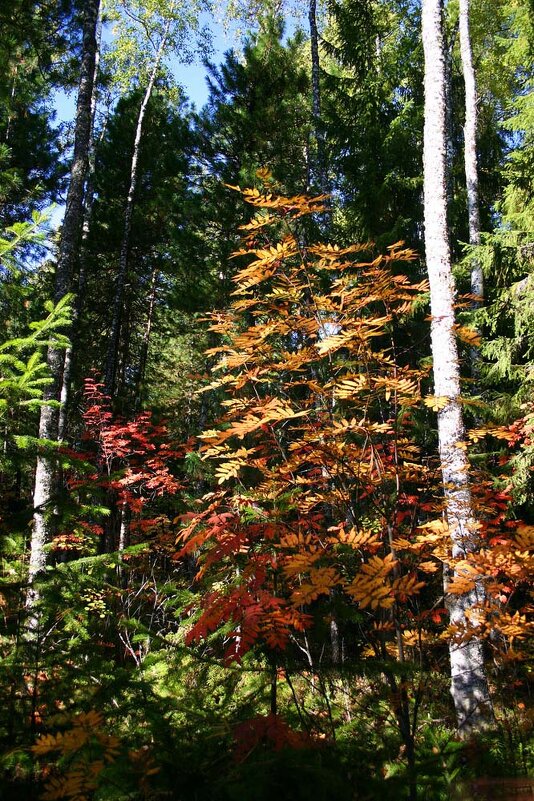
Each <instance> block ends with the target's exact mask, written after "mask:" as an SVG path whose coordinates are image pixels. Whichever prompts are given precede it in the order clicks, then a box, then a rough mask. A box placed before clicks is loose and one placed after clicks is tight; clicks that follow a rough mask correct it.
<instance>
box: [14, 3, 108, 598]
mask: <svg viewBox="0 0 534 801" xmlns="http://www.w3.org/2000/svg"><path fill="white" fill-rule="evenodd" d="M99 6H100V0H87V3H86V5H85V12H84V20H83V49H82V58H81V65H80V82H79V87H78V98H77V104H76V126H75V135H74V153H73V157H72V164H71V169H70V183H69V190H68V194H67V202H66V208H65V217H64V220H63V227H62V232H61V243H60V248H59V258H58V263H57V267H56V276H55V290H54V299H55V302H56V303H58V302H59V301H60V300H61V299H62V298H64V296H65V295H66V294H67V293H68V292H69V290H70V284H71V278H72V273H73V268H74V263H75V260H76V258H77V255H78V249H79V243H80V238H81V232H82V223H83V194H84V183H85V176H86V172H87V164H88V154H89V147H90V139H91V100H92V96H93V80H94V72H95V60H96V51H97V20H98V13H99ZM47 363H48V368H49V371H50V376H51V379H52V380H51V383H50V384H49V386H48V387H47V391H46V394H45V400H47V401H52V404H50V403H48V404H45V405H43V407H42V410H41V417H40V421H39V437H40V438H42V439H45V440H49V441H50V440H52V441H54V440H56V439H57V434H58V408H57V405H56V404H57V403H58V400H59V393H60V391H61V374H62V369H63V351H61V350H58V349H57V348H54V347H50V348H49V349H48V354H47ZM54 489H55V462H54V460H53V459H52V458H51V457H50V455H49V454H42V455H40V456H39V457H38V459H37V466H36V471H35V490H34V497H33V504H34V510H35V511H34V528H33V532H32V539H31V552H30V565H29V576H28V578H29V583H30V589H29V592H28V597H27V605H28V608H31V607H32V606H33V605H34V602H35V600H36V599H37V597H38V595H37V591H36V589H35V587H34V586H33V581H34V579H35V577H36V575H37V574H38V573H40V572H41V571H42V570H43V569H44V566H45V561H46V554H45V544H46V542H47V540H48V539H49V538H50V535H51V531H52V523H51V519H50V513H51V509H50V505H51V501H52V500H53V496H54Z"/></svg>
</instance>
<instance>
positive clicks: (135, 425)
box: [83, 378, 183, 514]
mask: <svg viewBox="0 0 534 801" xmlns="http://www.w3.org/2000/svg"><path fill="white" fill-rule="evenodd" d="M84 395H85V398H86V402H87V403H88V405H87V408H86V410H85V412H84V414H83V419H84V423H85V428H86V433H85V436H84V439H85V441H86V442H88V441H90V442H91V444H92V454H91V455H90V457H89V458H90V460H91V461H93V462H94V464H95V466H96V468H97V470H98V473H97V477H93V479H92V480H93V481H95V483H99V484H100V485H101V486H107V487H109V488H110V489H113V490H115V491H116V493H117V500H118V503H119V505H122V504H126V506H128V507H129V509H130V510H131V511H132V512H134V513H135V514H139V513H140V512H141V510H142V508H143V506H144V504H145V503H146V501H147V500H150V499H151V498H155V497H161V496H163V495H174V494H175V493H176V492H177V491H178V490H179V489H180V484H179V483H178V481H177V480H176V479H175V478H174V476H173V475H172V473H171V471H170V469H169V465H168V462H169V461H171V460H172V459H176V458H177V457H181V456H183V451H181V450H176V449H174V448H172V447H171V446H170V444H169V443H167V442H165V438H166V437H167V435H168V434H167V429H166V428H165V426H164V425H156V424H154V423H153V422H152V419H151V414H150V412H143V413H141V414H139V415H137V417H135V418H134V419H133V420H129V421H125V420H121V419H113V415H112V412H111V409H110V407H109V398H108V397H107V396H106V395H104V393H103V391H102V385H101V384H98V383H97V382H96V381H95V380H94V379H93V378H88V379H86V381H85V393H84Z"/></svg>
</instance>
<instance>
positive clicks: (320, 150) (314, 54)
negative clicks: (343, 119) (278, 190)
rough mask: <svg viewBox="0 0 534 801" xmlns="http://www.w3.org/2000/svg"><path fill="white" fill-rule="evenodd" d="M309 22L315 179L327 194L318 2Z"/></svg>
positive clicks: (310, 10) (313, 1)
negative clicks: (322, 122) (322, 120)
mask: <svg viewBox="0 0 534 801" xmlns="http://www.w3.org/2000/svg"><path fill="white" fill-rule="evenodd" d="M308 21H309V26H310V50H311V88H312V121H313V135H314V138H315V148H316V151H315V165H314V167H315V169H314V170H312V174H313V172H315V178H316V180H317V184H318V186H319V189H320V191H321V192H327V191H328V190H327V177H326V164H325V142H324V135H323V130H322V124H321V86H320V63H319V33H318V31H317V0H309V6H308Z"/></svg>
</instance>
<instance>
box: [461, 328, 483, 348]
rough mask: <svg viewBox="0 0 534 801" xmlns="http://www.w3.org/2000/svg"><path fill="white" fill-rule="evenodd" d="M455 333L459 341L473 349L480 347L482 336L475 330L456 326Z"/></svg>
mask: <svg viewBox="0 0 534 801" xmlns="http://www.w3.org/2000/svg"><path fill="white" fill-rule="evenodd" d="M455 332H456V336H457V337H458V339H459V340H461V341H462V342H465V343H466V344H467V345H470V346H471V347H476V346H478V345H480V342H481V339H480V334H479V333H478V331H476V330H475V329H474V328H470V327H469V326H467V325H457V326H455Z"/></svg>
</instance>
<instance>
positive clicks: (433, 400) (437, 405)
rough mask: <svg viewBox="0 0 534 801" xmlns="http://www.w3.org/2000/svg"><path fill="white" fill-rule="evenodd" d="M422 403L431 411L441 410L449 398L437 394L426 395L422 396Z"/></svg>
mask: <svg viewBox="0 0 534 801" xmlns="http://www.w3.org/2000/svg"><path fill="white" fill-rule="evenodd" d="M423 403H424V404H425V406H428V407H429V409H432V411H433V412H441V410H442V409H444V408H445V407H446V406H447V405H448V403H449V398H447V397H445V396H439V395H427V396H426V398H423Z"/></svg>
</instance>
